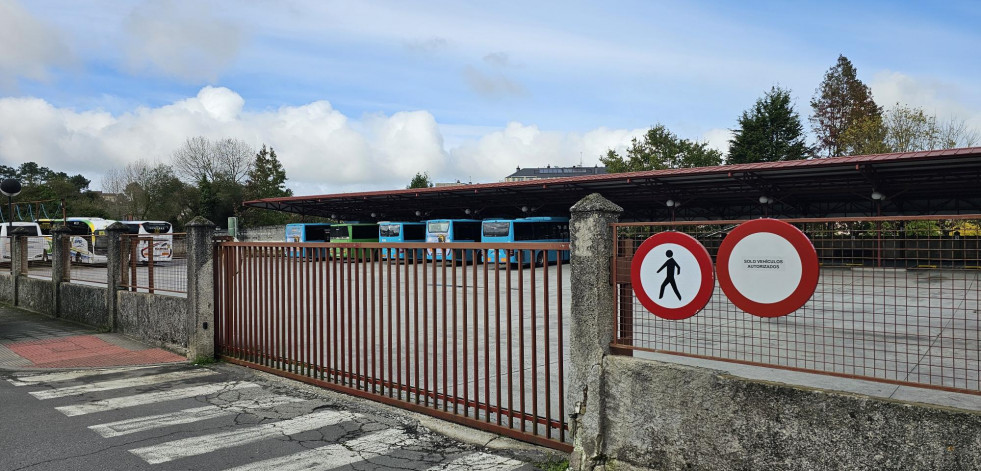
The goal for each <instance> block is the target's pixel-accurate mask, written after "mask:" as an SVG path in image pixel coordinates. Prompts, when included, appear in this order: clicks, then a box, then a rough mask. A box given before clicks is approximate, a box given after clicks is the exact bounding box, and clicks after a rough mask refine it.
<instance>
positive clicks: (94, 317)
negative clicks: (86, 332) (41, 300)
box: [58, 283, 110, 329]
mask: <svg viewBox="0 0 981 471" xmlns="http://www.w3.org/2000/svg"><path fill="white" fill-rule="evenodd" d="M60 289H61V293H60V294H59V299H60V300H61V302H60V304H61V306H60V307H61V310H60V312H59V313H58V317H63V318H65V319H70V320H73V321H75V322H80V323H82V324H86V325H90V326H93V327H96V328H100V329H102V328H106V327H108V326H109V320H110V319H109V316H110V312H109V310H108V309H107V308H106V292H107V291H108V290H107V289H106V288H104V287H100V286H87V285H79V284H74V283H61V286H60Z"/></svg>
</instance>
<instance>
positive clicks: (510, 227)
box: [480, 217, 569, 266]
mask: <svg viewBox="0 0 981 471" xmlns="http://www.w3.org/2000/svg"><path fill="white" fill-rule="evenodd" d="M480 241H481V242H489V243H501V242H504V243H511V242H569V218H564V217H530V218H521V219H487V220H485V221H484V222H483V224H482V226H481V231H480ZM519 252H520V255H521V263H522V264H530V263H532V262H534V263H535V265H539V266H541V265H544V264H546V263H552V262H557V261H561V262H568V261H569V252H568V251H561V252H559V251H555V250H548V251H534V253H532V252H533V251H532V250H511V249H498V250H488V251H487V258H486V260H485V261H486V262H487V263H518V255H519ZM546 253H547V254H548V255H546Z"/></svg>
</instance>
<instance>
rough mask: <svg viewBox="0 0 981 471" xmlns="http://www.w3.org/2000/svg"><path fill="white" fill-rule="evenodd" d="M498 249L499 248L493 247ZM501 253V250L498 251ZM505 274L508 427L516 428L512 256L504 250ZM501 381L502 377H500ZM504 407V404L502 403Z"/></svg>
mask: <svg viewBox="0 0 981 471" xmlns="http://www.w3.org/2000/svg"><path fill="white" fill-rule="evenodd" d="M493 250H498V249H493ZM498 255H500V252H498ZM497 261H498V263H501V257H500V256H498V257H497ZM504 262H505V263H506V265H505V266H504V271H505V273H504V276H505V277H506V280H505V282H504V291H505V292H506V293H507V298H506V304H505V309H506V313H507V327H506V328H505V331H506V334H507V336H508V340H507V349H508V359H507V362H508V363H507V368H508V388H507V391H508V409H507V410H508V428H514V364H513V363H512V357H513V354H512V351H513V350H512V349H513V348H514V347H513V346H512V344H511V339H512V338H514V336H513V335H512V331H511V315H512V312H511V256H510V255H508V253H507V251H505V252H504ZM498 380H499V381H500V379H498ZM500 405H501V406H502V407H503V404H500Z"/></svg>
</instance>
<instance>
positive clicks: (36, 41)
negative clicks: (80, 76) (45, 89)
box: [0, 0, 71, 89]
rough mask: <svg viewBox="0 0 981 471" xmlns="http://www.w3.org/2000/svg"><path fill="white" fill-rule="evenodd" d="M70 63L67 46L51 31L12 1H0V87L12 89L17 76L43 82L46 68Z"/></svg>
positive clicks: (46, 74) (45, 77)
mask: <svg viewBox="0 0 981 471" xmlns="http://www.w3.org/2000/svg"><path fill="white" fill-rule="evenodd" d="M70 62H71V54H70V52H69V50H68V46H66V45H65V43H64V41H63V40H62V39H61V37H60V36H59V34H58V33H57V32H56V31H55V29H54V28H52V27H50V26H49V25H46V24H44V23H42V22H40V21H39V20H38V19H37V18H35V17H34V16H32V15H31V14H30V13H29V12H28V11H27V10H25V9H24V8H23V7H22V6H21V5H20V4H18V3H17V2H16V1H15V0H0V88H7V89H9V88H14V87H15V86H16V84H17V78H18V77H24V78H29V79H33V80H47V79H48V69H49V67H52V66H59V65H66V64H69V63H70Z"/></svg>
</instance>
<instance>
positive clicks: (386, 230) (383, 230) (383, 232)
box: [378, 224, 402, 237]
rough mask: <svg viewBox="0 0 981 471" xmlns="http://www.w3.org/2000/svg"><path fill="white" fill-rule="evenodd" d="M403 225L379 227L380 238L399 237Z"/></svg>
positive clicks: (383, 225)
mask: <svg viewBox="0 0 981 471" xmlns="http://www.w3.org/2000/svg"><path fill="white" fill-rule="evenodd" d="M401 229H402V225H401V224H382V225H379V226H378V236H379V237H398V236H399V234H401V233H402V231H401Z"/></svg>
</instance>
